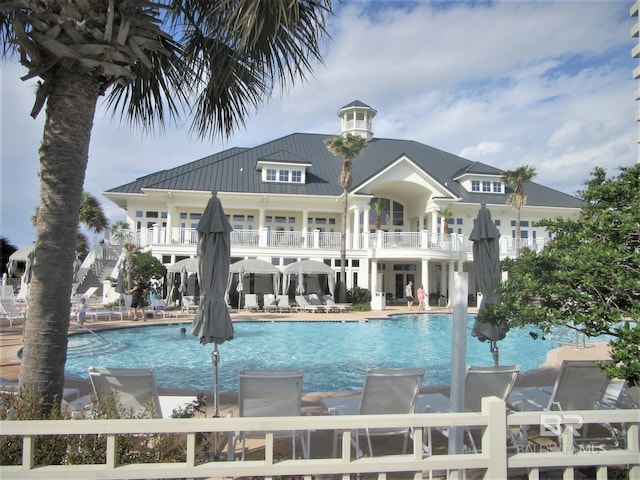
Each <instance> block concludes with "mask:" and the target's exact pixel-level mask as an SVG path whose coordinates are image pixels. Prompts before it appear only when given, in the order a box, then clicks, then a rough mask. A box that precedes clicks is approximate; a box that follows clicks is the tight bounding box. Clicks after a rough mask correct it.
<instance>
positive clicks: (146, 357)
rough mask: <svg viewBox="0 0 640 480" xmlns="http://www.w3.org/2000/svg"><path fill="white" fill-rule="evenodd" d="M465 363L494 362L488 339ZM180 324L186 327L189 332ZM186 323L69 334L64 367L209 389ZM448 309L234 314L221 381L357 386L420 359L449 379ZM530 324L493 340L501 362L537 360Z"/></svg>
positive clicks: (207, 353)
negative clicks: (278, 374) (316, 315)
mask: <svg viewBox="0 0 640 480" xmlns="http://www.w3.org/2000/svg"><path fill="white" fill-rule="evenodd" d="M474 321H475V317H472V316H470V317H469V319H468V325H467V333H468V334H467V365H492V364H493V356H492V354H491V352H490V351H489V344H488V343H486V342H480V341H479V340H478V339H477V338H475V337H472V336H471V328H472V326H473V323H474ZM180 327H186V328H187V334H186V336H182V335H181V334H180ZM189 327H190V324H185V323H182V324H178V323H175V324H169V325H155V326H144V327H133V328H123V329H118V330H110V331H103V332H99V335H100V337H102V338H104V339H105V340H108V342H109V343H106V342H104V341H102V340H101V339H100V338H98V337H97V336H96V335H92V334H90V333H84V334H80V335H73V336H71V337H69V348H68V353H67V363H66V370H65V374H66V375H69V376H74V377H80V378H87V377H88V374H87V370H88V368H89V367H91V366H95V367H112V368H116V367H118V368H151V369H153V371H154V374H155V376H156V382H157V384H158V386H159V387H166V388H169V387H173V388H182V389H190V390H199V391H210V390H212V389H213V384H214V374H213V365H212V363H211V352H212V351H213V347H214V346H213V344H208V345H201V344H200V343H199V342H198V340H197V339H196V338H195V337H193V336H192V335H190V334H189V333H188V331H189ZM451 327H452V317H451V315H442V314H428V315H427V314H409V315H398V316H393V317H390V318H388V319H386V318H385V319H374V320H368V321H366V322H237V323H234V329H235V338H234V339H233V340H232V341H229V342H225V343H223V344H222V345H220V346H219V351H220V365H219V386H220V387H219V388H220V390H221V391H235V390H237V377H238V371H239V370H241V369H247V368H248V369H289V368H302V369H303V371H304V385H303V389H304V391H305V392H314V391H317V392H329V391H358V390H360V389H361V387H362V381H363V379H364V374H365V372H366V370H367V369H368V368H373V367H389V368H390V367H424V368H425V369H426V373H425V377H424V386H436V385H444V384H448V383H450V365H451V330H452V328H451ZM530 331H531V328H524V329H523V328H519V329H511V330H510V331H509V333H508V335H507V338H506V339H505V340H502V341H500V342H499V343H498V346H499V348H500V364H501V365H509V364H519V365H520V366H521V371H523V372H524V371H527V370H531V369H533V368H536V367H538V366H540V365H541V364H542V363H544V361H545V359H546V354H547V352H548V351H549V350H550V348H551V346H550V341H549V340H533V339H532V338H531V336H530V335H529V332H530Z"/></svg>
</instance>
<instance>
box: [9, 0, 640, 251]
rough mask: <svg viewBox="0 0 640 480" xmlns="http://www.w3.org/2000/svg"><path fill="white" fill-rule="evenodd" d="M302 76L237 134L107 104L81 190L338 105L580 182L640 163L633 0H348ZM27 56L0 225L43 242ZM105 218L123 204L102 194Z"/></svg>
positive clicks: (331, 126)
mask: <svg viewBox="0 0 640 480" xmlns="http://www.w3.org/2000/svg"><path fill="white" fill-rule="evenodd" d="M336 7H337V8H338V11H337V15H336V16H335V17H333V18H331V20H330V24H329V31H330V33H331V36H332V40H331V41H328V42H327V44H326V48H325V49H324V51H323V52H324V53H323V54H324V59H325V63H324V65H317V66H316V67H315V71H314V74H313V75H311V76H309V81H308V83H306V84H300V85H296V86H295V87H293V88H291V89H290V90H289V91H287V92H285V94H283V95H282V96H279V95H278V96H275V97H274V98H273V99H271V100H270V101H269V102H268V103H266V104H265V105H264V106H263V108H261V109H260V111H259V112H258V113H257V114H256V115H255V116H253V117H252V118H250V119H248V121H247V125H246V130H241V131H238V132H237V133H236V134H235V135H234V136H233V137H232V138H230V139H229V140H228V141H226V142H224V141H221V140H216V141H207V142H197V141H193V140H191V139H190V137H189V134H188V127H182V128H170V129H168V131H167V132H166V134H165V135H162V136H155V137H146V138H143V137H141V136H140V135H139V134H137V133H136V132H132V131H131V130H130V129H129V128H128V127H122V128H121V127H119V126H118V125H117V123H116V124H114V123H113V122H112V120H111V117H110V115H105V114H104V112H102V111H99V112H98V114H97V115H96V120H95V124H94V129H93V132H92V137H91V141H92V143H91V148H90V158H89V166H88V168H87V172H86V179H85V189H86V190H87V191H89V192H91V193H93V194H95V195H99V194H100V193H101V192H102V191H104V190H107V189H109V188H112V187H116V186H119V185H121V184H123V183H126V182H129V181H132V180H133V179H135V178H136V177H139V176H141V175H146V174H149V173H152V172H154V171H157V170H161V169H165V168H172V167H175V166H177V165H180V164H183V163H186V162H188V161H192V160H195V159H197V158H201V157H203V156H205V155H209V154H211V153H215V152H217V151H220V150H221V149H223V148H228V147H230V146H254V145H259V144H260V143H263V142H266V141H268V140H272V139H274V138H278V137H281V136H283V135H287V134H289V133H292V132H313V133H337V131H338V129H339V126H340V125H339V120H338V118H337V117H336V113H337V111H338V109H339V108H340V107H342V106H343V105H345V104H347V103H349V102H351V101H352V100H355V99H359V100H361V101H363V102H365V103H367V104H368V105H371V106H372V107H373V108H375V109H376V110H377V111H378V115H377V116H376V118H375V120H374V132H375V134H376V136H378V137H386V138H404V139H411V140H416V141H420V142H423V143H425V144H427V145H431V146H433V147H436V148H440V149H442V150H445V151H449V152H452V153H455V154H458V155H462V156H464V157H465V158H469V159H470V160H474V161H481V162H484V163H487V164H490V165H494V166H496V167H498V168H504V169H510V168H516V167H518V166H520V165H524V164H529V165H532V166H535V167H536V169H537V171H538V176H537V177H536V180H537V181H539V182H540V183H543V184H545V185H548V186H550V187H553V188H557V189H559V190H562V191H565V192H568V193H574V192H575V191H576V190H578V189H580V188H582V186H583V183H584V181H585V180H586V179H587V178H588V176H589V172H590V171H592V170H593V168H594V167H595V166H603V167H605V168H607V169H608V170H609V171H611V172H613V171H614V170H615V169H616V168H617V167H618V166H620V165H630V164H632V163H634V162H635V161H636V157H637V146H636V144H635V139H636V138H637V126H636V124H635V111H636V108H637V105H636V102H635V101H634V99H633V92H634V90H635V89H636V88H637V84H636V82H635V81H634V80H633V79H632V76H631V71H632V69H633V68H634V67H636V66H637V61H635V60H633V59H631V55H630V51H631V48H632V47H633V45H634V42H633V40H632V39H631V38H630V37H629V31H630V28H631V25H632V24H633V22H634V19H632V18H630V17H629V16H628V11H629V2H626V1H620V2H605V1H602V2H597V1H595V2H566V1H545V2H526V1H523V2H513V1H497V2H479V3H478V2H476V3H470V2H453V3H451V4H446V3H444V2H440V1H434V2H415V3H405V2H393V1H388V2H383V1H380V2H353V3H352V2H347V3H345V4H339V5H337V6H336ZM23 73H24V72H23V71H22V69H21V68H20V67H19V66H18V65H17V64H3V65H2V67H1V70H0V93H1V96H0V101H1V102H2V104H1V105H0V108H1V111H2V113H1V115H2V116H1V118H2V125H1V134H2V138H1V141H2V142H1V143H2V145H1V154H2V170H1V172H0V173H1V176H2V195H1V201H2V204H1V216H0V235H2V236H4V237H6V238H8V239H9V241H10V242H11V243H14V244H16V245H17V246H24V245H27V244H29V243H31V242H32V241H33V239H34V231H33V228H32V227H31V224H30V217H31V214H32V213H33V210H34V208H35V206H36V205H37V203H38V200H39V185H38V176H37V174H38V145H39V142H40V138H41V136H42V118H39V119H37V120H33V119H31V118H30V117H29V116H28V113H29V110H30V108H31V104H32V101H33V88H32V87H29V86H26V85H25V84H24V83H23V82H21V81H20V80H19V76H20V75H21V74H23ZM103 206H104V207H105V210H106V211H107V214H108V216H109V217H110V218H111V219H113V220H116V219H121V218H122V213H121V211H120V210H119V209H118V208H117V207H115V205H113V204H111V203H110V202H109V201H107V200H106V199H103Z"/></svg>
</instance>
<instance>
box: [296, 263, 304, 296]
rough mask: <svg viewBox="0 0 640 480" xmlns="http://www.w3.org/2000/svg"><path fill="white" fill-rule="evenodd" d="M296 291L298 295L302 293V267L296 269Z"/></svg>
mask: <svg viewBox="0 0 640 480" xmlns="http://www.w3.org/2000/svg"><path fill="white" fill-rule="evenodd" d="M296 293H297V294H298V295H304V273H302V267H300V270H299V271H298V284H297V285H296Z"/></svg>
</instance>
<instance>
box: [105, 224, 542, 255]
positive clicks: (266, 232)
mask: <svg viewBox="0 0 640 480" xmlns="http://www.w3.org/2000/svg"><path fill="white" fill-rule="evenodd" d="M340 236H341V235H340V233H336V232H321V231H320V230H313V231H310V232H309V231H273V230H270V229H268V228H262V229H260V230H234V231H233V232H231V248H234V249H256V250H257V249H261V251H264V249H274V250H276V249H286V250H292V251H295V250H304V249H309V248H313V249H315V250H321V251H325V252H328V253H334V252H338V251H339V250H340ZM110 238H111V243H112V244H114V245H121V244H123V243H133V244H135V245H136V246H137V247H141V248H142V247H148V246H153V245H156V246H158V245H176V246H185V245H186V246H189V245H192V246H194V247H195V245H196V244H197V243H198V232H197V230H195V229H185V228H161V227H154V228H146V229H141V230H139V231H131V230H126V231H122V230H120V231H117V232H112V234H111V237H110ZM547 242H548V239H547V238H542V239H535V240H532V239H522V240H521V241H520V245H521V248H530V249H532V250H534V251H538V250H541V249H542V248H544V246H545V245H546V244H547ZM346 248H347V250H376V251H377V252H378V253H379V252H380V251H385V250H391V251H393V250H395V251H400V250H401V251H407V252H411V254H413V255H419V254H420V251H425V250H430V251H435V252H443V253H444V252H466V253H468V254H471V251H472V248H473V242H471V241H470V240H469V238H468V237H467V236H465V235H462V234H455V233H454V234H450V235H442V234H439V233H431V232H429V231H428V230H423V231H421V232H384V231H378V232H375V233H359V234H354V233H348V234H347V244H346ZM514 253H515V241H514V239H513V238H511V237H507V236H503V237H501V238H500V254H501V255H513V254H514Z"/></svg>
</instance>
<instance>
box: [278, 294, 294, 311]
mask: <svg viewBox="0 0 640 480" xmlns="http://www.w3.org/2000/svg"><path fill="white" fill-rule="evenodd" d="M278 311H279V312H290V311H291V305H289V295H278Z"/></svg>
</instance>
